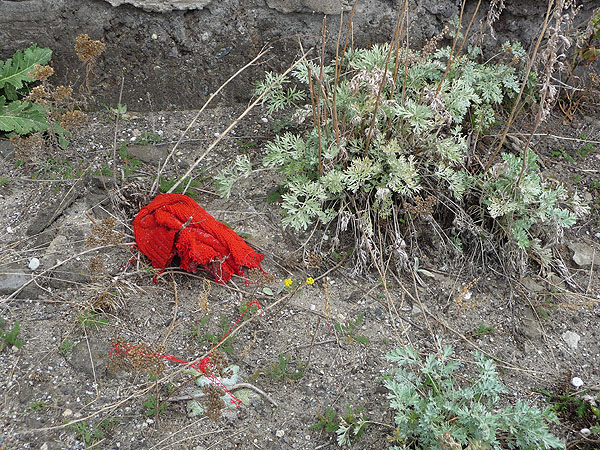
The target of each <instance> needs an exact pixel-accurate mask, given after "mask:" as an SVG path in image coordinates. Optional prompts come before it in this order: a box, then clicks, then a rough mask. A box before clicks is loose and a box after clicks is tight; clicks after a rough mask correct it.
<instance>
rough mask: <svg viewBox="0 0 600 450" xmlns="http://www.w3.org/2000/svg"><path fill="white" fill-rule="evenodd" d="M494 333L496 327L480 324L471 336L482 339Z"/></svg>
mask: <svg viewBox="0 0 600 450" xmlns="http://www.w3.org/2000/svg"><path fill="white" fill-rule="evenodd" d="M493 331H494V327H490V326H488V325H486V324H484V323H481V324H479V327H477V328H476V329H475V330H474V331H473V332H472V333H471V334H473V335H474V336H475V337H477V338H482V337H483V336H486V335H488V334H490V333H493Z"/></svg>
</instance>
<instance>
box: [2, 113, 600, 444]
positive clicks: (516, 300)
mask: <svg viewBox="0 0 600 450" xmlns="http://www.w3.org/2000/svg"><path fill="white" fill-rule="evenodd" d="M242 110H243V108H242V107H233V108H216V109H212V110H208V111H205V112H204V113H203V115H201V116H200V118H199V120H198V121H197V122H196V124H195V125H193V126H192V128H191V130H190V131H189V133H188V135H187V136H186V137H185V139H184V140H183V141H182V143H181V145H180V146H179V147H178V150H176V152H175V162H174V163H173V164H170V165H169V168H168V172H167V174H166V176H167V177H171V178H174V177H176V176H178V175H181V174H182V172H183V171H184V170H185V168H187V167H189V165H190V164H192V163H193V161H194V160H195V159H196V158H197V157H198V156H199V155H200V154H201V153H203V152H204V150H205V149H206V147H207V145H208V144H209V143H210V142H211V141H212V140H213V139H214V138H215V136H216V135H218V133H221V132H222V131H223V129H224V128H225V127H226V126H227V125H228V124H229V123H230V122H231V121H232V120H233V119H234V118H235V117H236V116H237V115H238V114H239V113H240V112H241V111H242ZM195 115H196V113H195V111H181V112H154V113H133V114H132V117H130V118H129V120H122V121H121V122H120V125H119V129H118V131H117V137H118V142H119V143H120V147H121V150H122V151H123V153H122V154H121V155H119V156H118V158H117V159H118V164H117V167H118V170H117V172H116V174H117V179H118V184H119V188H118V189H115V186H114V184H113V176H112V173H113V169H114V165H113V160H112V158H113V152H112V145H113V139H114V133H115V123H114V122H112V121H111V120H109V116H108V115H107V114H106V113H98V114H96V115H92V116H90V120H89V121H88V123H87V125H86V126H85V127H84V128H83V129H81V130H79V133H78V134H77V137H76V139H75V140H74V141H73V142H72V144H71V146H70V147H69V148H68V150H67V151H66V152H59V153H56V154H52V153H48V154H43V155H35V157H36V158H38V161H42V162H43V164H42V163H38V164H37V165H35V166H31V167H29V168H28V167H26V166H24V165H17V164H15V160H14V156H13V155H12V154H11V148H10V145H9V144H8V143H7V141H0V145H1V149H2V167H3V168H4V169H3V170H2V180H3V181H2V184H1V187H0V210H1V214H0V249H1V250H0V264H1V266H0V272H1V273H0V294H1V296H2V297H1V305H0V316H1V317H2V327H3V329H4V330H5V331H9V330H11V329H12V327H13V326H14V324H15V323H17V322H18V323H19V324H20V333H19V334H18V340H19V341H20V342H22V344H23V345H22V346H16V345H8V346H5V348H4V349H3V351H2V353H0V373H3V374H4V376H3V377H1V378H0V386H1V392H2V393H3V394H2V411H1V423H2V437H1V438H0V439H1V441H0V446H3V447H2V448H7V449H13V448H14V449H16V448H34V449H48V450H52V449H56V450H58V449H83V448H90V446H92V445H96V446H97V448H102V449H117V448H119V449H154V448H182V449H184V448H186V449H187V448H189V449H209V448H210V449H231V448H261V449H281V448H294V449H307V448H311V449H316V448H336V444H335V435H334V434H333V433H325V432H323V431H319V430H314V429H311V427H310V426H311V425H312V424H315V423H317V422H318V417H320V416H322V415H323V414H324V413H325V411H326V410H327V408H334V409H335V410H336V411H337V413H338V414H345V413H346V411H347V408H348V407H351V408H352V409H353V410H354V411H358V410H362V411H363V414H364V416H365V417H366V418H368V419H369V420H371V421H373V422H376V424H371V425H370V426H369V427H368V428H367V430H366V432H365V433H364V435H363V436H361V437H360V439H358V440H357V441H356V444H355V445H354V447H353V448H365V449H373V448H385V447H386V446H387V440H386V436H388V435H389V434H390V433H391V431H392V429H391V426H393V412H392V410H391V409H390V408H389V406H388V405H389V401H388V400H387V398H386V394H387V391H386V389H385V388H384V387H383V384H382V375H384V374H385V373H386V372H387V371H389V370H390V368H391V365H390V364H389V363H388V362H387V361H386V359H385V355H386V353H387V352H389V351H390V350H392V349H393V348H395V347H396V346H398V345H404V344H407V343H412V344H414V345H415V346H417V347H418V348H419V349H420V350H421V351H424V352H427V351H434V349H435V347H434V343H435V340H436V339H440V340H441V342H442V343H444V344H446V345H452V346H453V347H454V348H455V350H456V353H457V357H458V358H459V359H460V361H462V362H464V363H465V364H467V365H468V364H469V363H468V362H469V361H472V360H473V356H472V351H473V350H475V349H479V350H480V351H483V352H485V353H486V354H487V355H488V356H490V357H493V358H496V360H497V363H498V365H499V367H500V368H501V379H502V380H503V382H504V383H505V385H506V386H507V388H508V393H507V394H506V395H505V396H504V397H503V401H506V402H511V401H514V400H515V399H526V400H528V401H531V402H533V403H534V404H537V405H538V406H540V407H545V406H547V404H546V402H545V400H544V397H543V396H542V395H541V394H539V393H536V391H535V390H548V391H550V392H568V393H571V394H573V395H579V394H581V393H583V392H584V390H585V391H586V392H588V393H591V394H594V395H595V394H597V393H598V391H599V390H600V371H599V368H600V346H599V341H600V328H599V327H598V323H599V319H600V277H598V267H600V264H599V262H600V261H599V258H600V228H599V220H598V214H597V211H598V209H597V208H598V206H597V202H598V201H599V200H600V189H599V187H598V181H599V180H600V172H599V169H600V151H599V150H600V146H599V145H600V144H598V141H599V140H600V126H599V123H598V120H597V118H595V117H593V116H590V115H586V116H581V117H578V118H576V119H575V121H574V122H573V123H572V124H567V125H563V124H562V122H561V121H562V118H561V117H560V116H558V115H556V117H555V118H554V121H555V123H556V124H557V127H558V128H557V129H555V130H554V131H553V132H552V134H553V135H554V136H557V137H560V139H559V138H550V137H546V138H544V140H543V146H545V147H543V148H544V149H543V151H542V156H543V158H544V162H545V168H546V170H553V171H554V172H555V173H557V174H558V175H560V176H561V177H562V178H563V179H564V180H565V181H567V182H569V181H570V182H571V183H572V185H573V187H574V188H577V190H578V191H579V192H582V193H585V195H586V197H587V199H588V200H589V201H590V203H592V204H593V203H594V202H596V206H595V207H594V209H593V211H594V213H593V215H591V216H590V217H589V219H588V220H587V221H584V222H581V223H579V224H578V225H577V226H576V227H575V228H574V229H573V230H570V231H569V232H568V233H567V234H566V236H565V245H564V247H562V254H563V256H564V263H565V272H564V273H561V274H558V273H546V274H543V275H542V274H535V273H531V274H530V275H529V276H527V277H526V278H523V279H514V278H513V279H507V278H506V277H504V276H502V275H501V274H500V273H499V271H498V270H497V268H494V267H487V268H478V269H477V268H475V270H474V269H473V268H472V267H469V265H468V264H466V262H465V261H443V260H439V259H437V258H436V257H435V255H430V258H429V259H427V260H425V261H422V262H421V268H422V269H426V271H427V272H426V274H424V273H421V278H422V279H421V280H418V281H417V282H416V283H414V282H413V280H412V279H410V278H406V279H398V280H391V281H390V285H389V286H388V289H389V293H390V297H389V299H390V300H391V301H392V303H393V304H391V303H390V300H388V297H387V296H386V294H385V291H384V289H383V288H382V286H381V284H379V283H378V282H377V280H376V278H375V274H371V275H370V278H363V277H356V276H352V275H351V267H350V265H349V264H348V261H345V260H339V259H336V258H335V257H333V256H331V254H329V253H328V252H326V251H323V252H319V248H321V245H325V246H326V245H327V239H328V235H327V233H328V232H327V231H322V230H319V231H317V232H316V233H315V234H314V235H313V236H312V239H311V240H310V241H309V243H308V245H306V241H307V239H308V237H309V233H307V234H306V235H298V234H296V233H292V232H290V231H289V230H285V229H283V228H282V227H281V225H280V222H279V219H280V215H281V211H280V210H279V206H278V205H277V204H276V203H269V202H267V198H268V196H269V194H270V193H271V192H272V190H273V188H274V187H275V186H276V185H277V176H276V174H273V173H269V172H260V173H259V175H257V176H253V177H251V178H250V179H248V180H245V181H242V182H241V183H239V184H238V185H236V186H235V188H234V190H233V194H232V196H231V198H230V199H228V200H224V199H221V198H219V197H217V196H216V195H215V194H214V193H213V187H212V184H211V180H212V177H213V176H214V174H215V173H216V171H217V170H218V169H219V167H221V166H222V165H223V164H225V162H226V161H229V160H231V159H232V158H233V157H235V156H236V155H239V154H241V153H246V154H248V155H249V156H250V157H251V159H252V160H253V161H254V162H259V160H260V158H261V156H262V154H263V148H264V142H265V139H266V138H268V137H269V136H270V135H271V133H272V131H271V126H272V124H273V119H272V118H266V117H263V116H262V113H261V112H260V111H258V110H257V111H256V112H253V113H251V114H250V115H249V116H248V118H247V119H246V120H245V121H243V122H242V123H241V124H240V125H239V126H238V127H236V128H235V129H234V131H233V132H232V134H231V135H230V136H228V137H227V138H226V139H224V140H223V141H222V143H221V144H220V145H219V146H218V147H217V148H215V150H214V151H213V152H211V153H210V154H209V155H208V156H207V158H206V159H205V160H204V161H203V163H202V164H201V167H200V169H199V170H198V171H197V172H195V177H196V181H197V182H196V183H194V184H193V185H192V188H191V192H192V193H193V194H194V195H195V196H196V199H197V201H198V202H199V203H200V204H201V205H202V206H203V207H204V208H205V209H207V210H208V211H209V212H210V213H211V214H213V215H214V216H215V217H216V218H217V219H219V220H223V221H225V222H226V223H228V224H229V225H230V226H231V227H232V228H233V229H234V230H235V231H236V232H237V233H239V234H240V235H241V236H243V237H244V238H245V239H246V240H247V241H248V242H249V243H250V245H252V246H253V247H254V248H256V249H257V250H258V251H260V252H262V253H264V254H265V261H264V265H263V267H264V269H265V271H266V272H268V274H270V275H272V277H273V278H272V279H260V280H256V279H255V281H256V282H255V283H254V284H247V283H246V282H245V281H244V280H243V279H239V278H237V279H234V280H233V281H232V282H231V283H229V284H228V285H220V284H216V283H214V282H212V281H211V280H210V278H209V277H208V276H206V275H204V274H198V275H192V274H187V273H182V272H181V271H179V270H177V269H176V268H172V269H169V270H167V271H165V272H164V273H162V274H160V275H158V276H157V277H156V282H155V281H153V272H152V270H151V267H150V266H149V264H148V261H147V260H146V259H145V258H144V257H143V256H141V255H139V254H138V253H137V252H136V250H135V249H134V248H132V247H131V244H132V243H133V233H132V228H131V221H132V219H133V217H134V216H135V214H136V213H137V211H138V210H139V208H140V206H142V205H143V204H145V203H146V202H148V201H149V199H150V198H151V196H150V187H151V185H152V181H153V175H154V174H155V173H156V168H157V165H158V164H159V161H160V160H161V159H164V157H165V155H166V154H167V153H168V152H170V151H171V149H172V148H173V146H174V143H175V142H176V141H177V139H178V138H179V137H180V136H181V133H182V131H183V130H184V129H185V128H186V127H187V125H188V124H189V123H190V121H191V120H192V118H193V117H194V116H195ZM582 136H585V138H586V139H587V140H589V141H590V142H593V144H589V143H588V144H587V145H588V146H587V147H585V148H586V149H587V150H590V152H589V153H586V154H585V157H582V156H581V154H582V153H581V148H582V146H583V145H586V144H584V143H583V142H581V141H580V140H578V139H580V138H581V137H582ZM572 139H575V140H572ZM590 145H591V147H590ZM540 147H542V145H540ZM559 148H560V149H562V150H561V151H564V154H567V155H569V156H570V159H566V158H565V157H564V154H563V153H559V154H557V153H554V154H553V153H552V152H553V151H556V150H557V149H559ZM32 156H34V155H32ZM324 248H325V247H323V249H324ZM308 277H311V278H312V279H314V280H315V282H314V284H307V283H306V280H307V278H308ZM567 277H569V278H567ZM285 279H291V280H292V285H291V286H289V287H287V286H285V285H284V280H285ZM405 290H406V291H405ZM406 292H408V293H410V295H407V294H406ZM411 298H412V300H411ZM253 299H256V300H258V302H259V303H260V306H261V309H262V313H263V314H262V315H260V314H258V312H252V311H251V312H248V313H247V315H246V316H245V318H247V317H251V320H248V321H244V319H242V322H243V326H242V327H241V328H240V329H239V330H236V331H235V334H234V335H233V336H232V338H231V340H230V341H227V342H226V343H225V345H223V347H222V348H225V349H226V351H224V352H222V354H221V356H222V357H223V358H224V360H225V361H226V364H227V365H235V366H237V367H239V375H238V380H237V382H238V383H249V384H251V385H252V386H254V387H256V388H258V389H259V390H260V391H261V392H262V393H257V392H256V391H254V390H252V389H241V390H236V391H234V395H235V394H236V393H238V395H239V396H240V398H242V399H243V400H244V404H242V405H241V406H240V407H237V408H236V407H227V408H225V409H224V410H223V411H219V407H218V405H219V402H218V401H217V402H216V405H217V406H215V403H214V402H213V403H212V404H210V405H208V406H207V407H208V410H209V411H212V412H215V411H216V412H215V414H213V416H214V418H213V419H211V418H208V417H207V416H195V417H191V416H190V410H189V406H188V401H189V396H190V395H192V394H193V393H194V392H196V391H197V390H198V387H197V386H195V385H194V381H193V377H192V375H190V374H189V373H185V372H182V370H181V369H182V368H183V367H184V366H183V365H182V364H181V363H177V362H174V361H169V360H166V359H156V358H146V359H144V358H140V359H139V361H138V362H137V363H135V362H134V363H131V361H130V360H126V359H124V358H123V357H122V356H116V355H115V354H114V352H113V355H110V351H111V348H112V346H113V345H114V344H115V343H116V342H121V343H128V344H131V345H135V346H140V345H146V346H147V347H145V348H147V349H148V350H147V352H148V353H151V354H154V353H156V354H158V353H160V354H164V355H171V356H174V357H176V358H178V359H180V360H183V361H196V360H198V359H199V358H201V357H203V356H204V355H206V353H207V352H208V351H210V349H211V348H212V347H213V345H214V343H215V342H216V340H218V338H219V337H220V336H222V335H223V333H224V332H225V331H226V330H227V329H228V328H229V327H230V326H231V325H232V324H233V323H234V322H235V321H236V320H237V319H238V318H239V316H240V314H241V313H242V312H243V311H244V309H245V305H246V304H247V303H248V302H250V301H252V300H253ZM390 308H392V309H391V310H390ZM394 310H395V312H393V313H392V312H391V311H394ZM240 323H241V322H240ZM238 325H239V324H238ZM148 353H146V355H147V354H148ZM142 354H144V353H143V352H142ZM127 362H129V363H130V364H127ZM573 377H579V378H580V379H581V380H582V381H583V386H581V387H579V388H575V387H573V386H571V384H570V383H571V380H572V378H573ZM157 378H158V382H157V381H155V380H157ZM578 393H579V394H578ZM157 397H158V398H159V399H160V400H161V401H162V400H165V399H169V400H170V401H167V402H165V403H164V404H163V406H164V410H162V409H161V408H159V410H161V412H160V414H158V415H157V413H156V407H155V406H153V405H155V403H153V401H154V400H153V399H156V398H157ZM226 398H227V397H226ZM213 400H214V399H213ZM211 405H212V406H211ZM585 426H589V424H588V425H586V424H585V423H582V421H581V420H578V419H577V417H576V415H566V416H564V417H563V421H562V423H561V425H560V426H557V427H555V428H554V431H555V432H556V433H557V434H559V435H560V436H561V437H563V438H565V439H567V440H568V441H569V442H571V443H573V445H574V446H573V447H571V448H593V447H586V445H587V441H586V440H585V438H584V437H583V436H582V435H581V434H580V429H581V428H584V427H585Z"/></svg>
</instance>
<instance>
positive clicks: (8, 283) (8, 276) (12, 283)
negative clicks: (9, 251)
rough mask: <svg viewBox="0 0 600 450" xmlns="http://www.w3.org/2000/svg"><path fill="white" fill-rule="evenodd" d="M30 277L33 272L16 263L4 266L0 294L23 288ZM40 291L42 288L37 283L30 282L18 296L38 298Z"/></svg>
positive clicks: (3, 294)
mask: <svg viewBox="0 0 600 450" xmlns="http://www.w3.org/2000/svg"><path fill="white" fill-rule="evenodd" d="M30 279H31V273H29V274H28V273H26V272H25V271H24V270H22V269H21V268H19V267H17V266H16V265H14V264H12V265H9V266H7V267H5V268H3V270H2V272H0V295H2V296H5V295H6V296H8V295H12V294H13V293H14V292H15V291H16V290H18V289H21V288H22V287H23V285H24V284H25V283H27V282H28V281H29V280H30ZM40 293H41V289H40V288H39V287H37V286H36V284H35V283H30V284H28V285H27V286H25V287H24V288H23V289H22V290H21V291H20V292H19V293H18V294H17V295H16V298H30V299H36V298H37V297H38V296H39V295H40Z"/></svg>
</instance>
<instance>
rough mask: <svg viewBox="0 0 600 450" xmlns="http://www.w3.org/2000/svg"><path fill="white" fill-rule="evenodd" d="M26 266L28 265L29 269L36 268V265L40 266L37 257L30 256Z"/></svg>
mask: <svg viewBox="0 0 600 450" xmlns="http://www.w3.org/2000/svg"><path fill="white" fill-rule="evenodd" d="M27 267H29V269H30V270H31V271H34V270H36V269H37V268H38V267H40V260H39V259H37V258H31V259H30V260H29V265H28V266H27Z"/></svg>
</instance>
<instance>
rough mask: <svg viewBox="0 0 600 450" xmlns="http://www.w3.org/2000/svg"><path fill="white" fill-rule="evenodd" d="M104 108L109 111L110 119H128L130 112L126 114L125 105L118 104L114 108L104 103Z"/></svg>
mask: <svg viewBox="0 0 600 450" xmlns="http://www.w3.org/2000/svg"><path fill="white" fill-rule="evenodd" d="M103 106H104V109H105V110H106V112H108V113H109V118H110V120H113V121H114V120H115V119H116V118H117V117H118V118H119V120H129V119H130V118H131V115H130V114H127V105H122V104H118V105H117V106H116V107H115V108H113V107H112V106H109V105H106V104H104V105H103Z"/></svg>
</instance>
